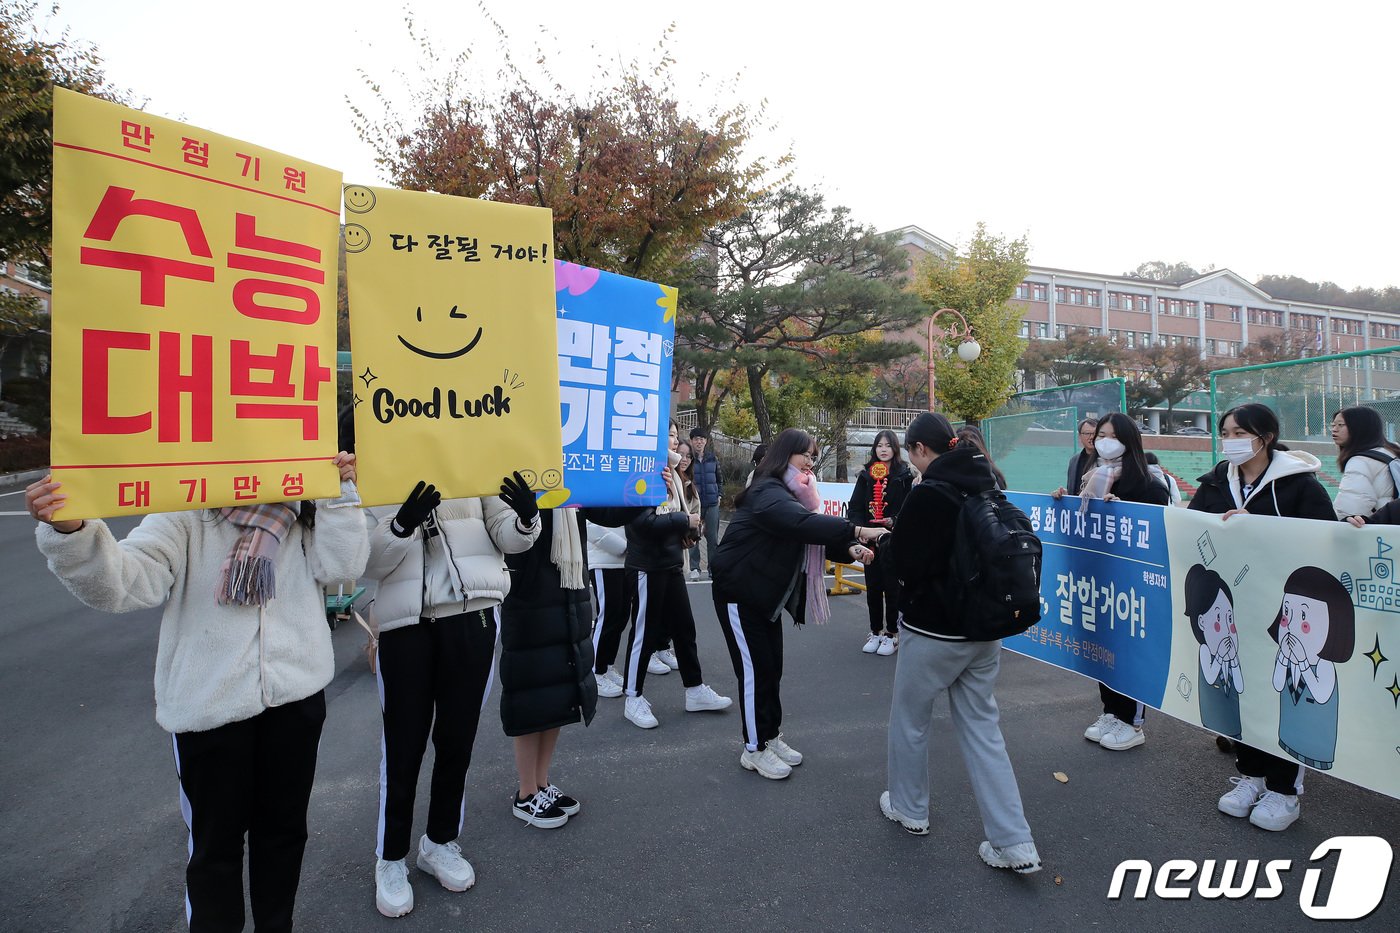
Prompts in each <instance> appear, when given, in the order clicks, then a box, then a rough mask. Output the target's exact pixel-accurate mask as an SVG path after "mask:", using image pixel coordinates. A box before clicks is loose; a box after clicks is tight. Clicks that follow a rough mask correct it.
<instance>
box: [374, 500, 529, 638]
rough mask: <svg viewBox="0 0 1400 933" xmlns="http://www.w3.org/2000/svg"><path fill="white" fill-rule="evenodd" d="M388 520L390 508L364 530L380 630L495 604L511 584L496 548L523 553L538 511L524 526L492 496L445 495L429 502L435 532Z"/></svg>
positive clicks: (503, 561) (391, 519)
mask: <svg viewBox="0 0 1400 933" xmlns="http://www.w3.org/2000/svg"><path fill="white" fill-rule="evenodd" d="M392 521H393V516H392V515H391V516H389V517H388V518H385V519H384V520H383V521H381V522H380V523H379V524H378V525H376V526H375V528H374V530H373V531H372V532H370V555H369V566H368V567H367V568H366V570H365V576H367V577H369V578H370V579H373V580H378V581H379V595H378V596H376V597H375V600H374V619H375V624H376V627H377V628H378V630H379V632H380V633H381V634H382V633H384V632H389V631H393V630H394V629H396V628H402V627H404V626H406V625H413V624H415V623H416V622H418V620H419V619H423V618H427V619H436V618H439V617H445V616H451V615H458V614H460V613H463V612H472V611H475V610H477V609H486V608H489V607H491V606H495V605H497V604H499V603H500V602H501V601H502V600H503V599H505V598H506V594H507V593H509V592H510V574H509V573H508V572H507V570H506V562H505V558H504V557H502V554H522V553H524V552H525V551H528V550H530V547H531V545H533V544H534V543H535V539H537V538H538V537H539V536H540V522H539V519H536V520H535V522H534V524H533V525H532V526H531V527H530V530H529V531H526V532H522V531H521V530H520V528H519V526H518V525H517V524H516V515H515V512H514V511H513V510H512V509H511V507H510V506H508V505H506V504H505V503H504V502H502V501H501V500H500V498H498V497H496V496H491V497H489V498H485V499H445V500H443V501H442V503H441V504H439V505H438V507H437V508H436V509H434V510H433V524H435V525H436V529H437V532H438V533H437V534H432V535H429V534H427V533H426V530H427V528H428V524H429V523H424V525H423V526H421V527H419V528H415V529H414V531H413V534H411V535H410V536H408V537H407V538H400V537H398V536H397V535H395V534H394V533H393V532H392V531H390V530H389V525H390V523H391V522H392Z"/></svg>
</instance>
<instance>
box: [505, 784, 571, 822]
mask: <svg viewBox="0 0 1400 933" xmlns="http://www.w3.org/2000/svg"><path fill="white" fill-rule="evenodd" d="M512 810H513V811H514V813H515V815H516V818H517V819H522V820H524V821H525V822H526V823H529V824H530V825H531V826H535V827H537V828H539V829H558V828H559V827H560V826H563V825H564V824H565V823H567V822H569V814H567V813H565V812H564V811H563V810H561V809H559V807H557V806H556V805H555V803H554V801H553V800H551V799H550V798H549V796H548V795H546V794H545V792H544V791H539V792H538V793H536V794H535V795H534V796H533V797H527V798H525V799H524V800H521V799H520V798H518V797H517V798H516V800H515V806H514V807H513V808H512Z"/></svg>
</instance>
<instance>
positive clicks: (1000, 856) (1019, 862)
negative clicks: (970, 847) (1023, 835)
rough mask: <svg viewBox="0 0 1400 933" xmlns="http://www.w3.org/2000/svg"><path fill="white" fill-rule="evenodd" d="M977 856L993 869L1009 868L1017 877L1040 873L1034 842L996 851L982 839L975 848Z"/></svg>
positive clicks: (1005, 847) (1020, 843) (1038, 854)
mask: <svg viewBox="0 0 1400 933" xmlns="http://www.w3.org/2000/svg"><path fill="white" fill-rule="evenodd" d="M977 854H978V855H980V856H982V861H984V862H986V863H987V864H988V865H990V866H992V867H993V868H1009V869H1011V870H1012V871H1014V872H1016V873H1017V874H1018V875H1029V874H1031V873H1033V872H1037V871H1040V853H1039V852H1037V851H1036V850H1035V843H1034V842H1018V843H1016V844H1015V845H1014V846H1003V847H1002V848H1000V849H998V848H997V847H996V846H994V845H992V844H991V843H990V842H987V841H986V840H985V839H984V840H982V844H981V845H980V846H978V847H977Z"/></svg>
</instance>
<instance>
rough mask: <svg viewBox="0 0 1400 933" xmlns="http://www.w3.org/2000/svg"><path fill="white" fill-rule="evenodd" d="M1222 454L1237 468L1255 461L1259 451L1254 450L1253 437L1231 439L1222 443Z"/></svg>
mask: <svg viewBox="0 0 1400 933" xmlns="http://www.w3.org/2000/svg"><path fill="white" fill-rule="evenodd" d="M1220 452H1221V453H1223V454H1224V455H1225V459H1226V460H1229V461H1230V462H1231V463H1233V464H1234V465H1235V466H1242V465H1244V464H1246V463H1248V462H1249V461H1250V460H1253V459H1254V455H1255V453H1257V451H1256V450H1255V449H1254V438H1252V437H1229V438H1226V439H1225V440H1223V441H1221V442H1220Z"/></svg>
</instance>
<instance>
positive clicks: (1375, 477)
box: [1332, 448, 1395, 518]
mask: <svg viewBox="0 0 1400 933" xmlns="http://www.w3.org/2000/svg"><path fill="white" fill-rule="evenodd" d="M1378 449H1379V450H1381V452H1382V453H1384V454H1387V455H1388V454H1389V453H1390V451H1388V450H1385V449H1384V448H1378ZM1394 498H1395V482H1394V481H1393V480H1392V479H1391V478H1390V465H1389V464H1388V463H1381V462H1380V461H1379V460H1372V459H1371V458H1370V457H1352V458H1351V459H1350V460H1348V461H1347V468H1346V470H1345V471H1344V472H1343V473H1342V482H1341V485H1340V486H1338V487H1337V498H1336V499H1334V500H1333V502H1332V507H1333V508H1334V509H1336V510H1337V517H1338V518H1346V517H1347V516H1348V515H1360V516H1363V517H1369V516H1370V515H1371V514H1372V513H1374V512H1375V511H1376V509H1379V508H1380V507H1381V506H1383V505H1385V504H1386V503H1387V502H1389V501H1390V500H1391V499H1394Z"/></svg>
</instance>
